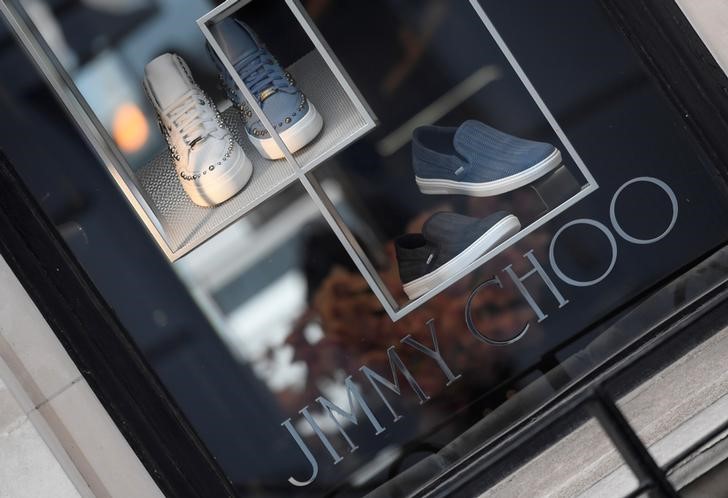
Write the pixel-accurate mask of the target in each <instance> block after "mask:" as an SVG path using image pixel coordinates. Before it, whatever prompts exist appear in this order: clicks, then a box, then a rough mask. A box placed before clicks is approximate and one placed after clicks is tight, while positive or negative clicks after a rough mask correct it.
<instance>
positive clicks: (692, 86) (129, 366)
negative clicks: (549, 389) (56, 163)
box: [0, 0, 728, 497]
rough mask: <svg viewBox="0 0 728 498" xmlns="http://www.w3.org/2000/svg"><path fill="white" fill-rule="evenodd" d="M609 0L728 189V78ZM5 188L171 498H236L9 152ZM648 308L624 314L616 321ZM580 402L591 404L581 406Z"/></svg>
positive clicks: (666, 29)
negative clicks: (173, 497) (16, 166)
mask: <svg viewBox="0 0 728 498" xmlns="http://www.w3.org/2000/svg"><path fill="white" fill-rule="evenodd" d="M601 3H602V5H603V7H604V9H605V12H606V13H607V15H609V16H610V18H611V19H612V21H613V22H614V24H615V25H616V26H617V27H618V28H619V29H620V30H621V31H622V32H623V34H624V35H625V36H626V37H627V39H628V40H629V41H630V43H631V44H632V45H633V47H634V49H635V50H636V51H637V53H638V54H639V56H640V57H641V59H642V61H643V63H644V64H645V66H646V67H647V68H648V70H649V71H650V73H651V74H652V75H653V76H654V78H655V79H656V81H657V82H658V83H659V85H660V87H661V89H662V91H663V92H664V94H665V95H666V96H667V98H668V99H669V101H670V102H671V103H672V105H673V106H674V108H675V110H676V112H678V113H679V115H680V116H681V119H682V125H683V127H684V128H685V129H686V130H687V131H688V132H689V134H690V135H691V136H692V137H693V138H694V140H695V141H696V143H697V144H698V145H699V146H700V148H702V149H703V150H704V151H705V153H706V154H707V155H708V157H709V158H710V159H711V161H712V163H713V164H714V165H715V171H713V172H712V173H714V175H715V178H716V180H717V181H720V182H721V183H722V184H723V186H724V187H726V185H728V140H726V137H728V78H727V77H726V74H725V73H724V72H723V70H722V69H721V68H720V66H719V65H718V63H717V62H716V61H715V59H714V58H713V56H712V55H711V53H710V51H709V50H708V49H707V47H706V46H705V45H704V43H703V41H702V39H701V38H700V37H699V35H698V34H697V33H696V32H695V30H694V29H693V27H692V25H691V24H690V22H689V21H688V20H687V18H686V17H685V15H684V14H683V12H682V10H681V9H680V8H679V6H678V5H677V3H675V2H674V1H673V0H602V2H601ZM18 43H20V42H18ZM0 184H2V185H3V188H2V190H3V194H2V195H1V196H0V254H2V256H3V257H4V259H5V260H6V261H7V263H8V264H9V266H10V268H11V269H12V270H13V272H14V273H15V275H16V276H17V277H18V279H19V280H20V281H21V283H22V284H23V286H24V288H25V289H26V291H27V292H28V294H29V295H30V296H31V298H32V299H33V301H34V302H35V304H36V305H37V306H38V308H39V310H40V311H41V313H42V314H43V316H44V317H45V319H46V320H47V321H48V323H49V325H50V326H51V328H52V329H53V331H54V332H55V334H56V335H57V336H58V338H59V340H60V341H61V343H62V344H63V346H64V348H65V349H66V350H67V352H68V353H69V355H70V356H71V358H72V359H73V361H74V362H75V363H76V365H77V366H78V368H79V370H80V371H81V372H82V374H83V375H84V378H85V379H86V380H87V382H88V383H89V385H90V386H91V388H92V390H93V391H94V393H95V394H96V396H97V397H98V398H99V400H100V401H101V403H102V404H103V406H104V407H105V408H106V410H107V411H108V412H109V414H110V416H111V418H112V419H113V420H114V422H115V423H116V425H117V426H118V427H119V429H120V430H121V432H122V434H123V435H124V436H125V438H126V439H127V441H128V442H129V443H130V445H131V447H132V448H133V450H134V451H135V452H136V453H137V455H138V456H139V458H140V460H141V462H142V463H143V464H144V466H145V467H146V469H147V470H148V471H149V473H150V474H151V476H152V477H153V479H154V480H155V481H156V483H157V484H158V485H159V487H160V489H161V490H162V492H163V493H164V494H165V495H167V496H201V497H207V496H235V490H234V488H233V486H232V483H231V482H230V481H229V480H228V479H227V478H226V476H225V475H224V473H223V471H222V470H221V468H220V466H219V465H218V463H217V462H216V461H215V459H214V458H213V457H212V455H211V454H210V453H209V451H208V450H207V449H206V447H205V445H204V443H203V442H202V441H201V440H200V438H199V437H198V436H197V434H196V433H195V431H194V430H193V428H192V427H191V426H190V424H189V422H188V421H187V420H186V418H185V417H184V415H183V414H182V412H181V411H180V410H179V409H178V407H177V405H176V403H175V401H174V400H173V399H172V397H171V396H170V394H169V393H168V392H167V391H166V389H165V388H164V386H163V385H162V384H161V382H160V381H159V379H158V378H157V376H156V375H155V374H154V372H153V371H152V370H151V368H150V367H149V365H148V364H147V362H146V361H145V359H144V358H143V356H142V354H141V353H140V351H139V350H138V349H137V348H136V346H135V345H134V343H133V341H132V340H131V338H130V336H129V334H128V333H127V331H125V330H124V328H123V327H122V325H121V323H120V321H119V320H118V318H117V317H116V316H115V314H114V311H113V310H112V309H111V308H110V307H109V305H108V304H107V303H106V302H105V300H104V298H103V296H102V295H101V294H100V293H99V291H98V290H97V289H96V288H95V287H94V285H93V283H92V282H91V280H90V279H89V277H88V276H87V275H86V273H85V272H84V270H83V268H82V267H81V265H80V264H79V262H78V261H77V260H76V258H75V257H74V256H73V254H72V253H71V251H70V250H69V249H68V247H67V246H66V244H65V242H64V241H63V239H62V238H61V236H60V234H59V233H58V231H57V230H56V228H55V227H54V225H53V224H52V223H51V221H50V220H49V219H48V218H47V217H46V216H45V214H44V213H43V211H42V210H41V208H40V206H39V205H38V204H37V202H36V201H35V199H34V198H33V196H32V195H31V193H30V192H29V191H28V189H27V188H26V186H25V185H24V184H23V182H22V180H21V179H20V176H19V175H18V173H17V171H16V168H15V167H14V165H13V164H11V163H10V162H9V160H8V159H7V158H6V157H5V156H4V155H2V154H1V152H0ZM682 271H684V270H680V272H682ZM660 285H661V284H659V283H658V284H656V285H655V286H653V287H652V289H650V290H649V291H647V292H650V291H652V290H654V289H655V288H657V287H659V286H660ZM727 296H728V288H727V287H726V286H721V287H720V288H718V289H715V290H714V291H713V292H712V293H711V294H709V295H708V296H706V297H705V298H704V300H703V301H701V302H699V303H696V304H695V305H693V306H692V307H691V308H689V309H687V310H685V311H684V312H683V313H682V314H681V315H680V316H679V317H678V318H677V319H676V320H677V321H675V322H674V323H673V322H670V323H668V324H663V325H662V326H660V327H658V328H656V329H653V330H650V331H644V336H643V337H644V338H645V339H644V340H642V341H638V342H636V343H635V344H633V345H632V346H630V347H629V348H627V349H625V350H624V351H622V352H621V353H620V355H619V356H617V357H615V358H614V359H613V361H612V362H611V363H610V364H608V365H604V366H603V367H601V369H600V370H599V371H597V372H595V374H594V375H592V376H590V377H588V378H587V379H585V381H584V382H582V383H580V384H578V385H576V386H574V387H573V389H569V390H568V391H566V392H563V393H560V394H559V395H557V396H556V397H555V398H553V399H552V400H551V402H550V403H549V404H548V407H547V408H546V411H548V413H549V414H550V415H549V416H565V414H567V413H569V412H570V411H573V408H574V406H575V405H578V404H580V403H586V402H593V403H597V405H598V406H601V409H602V410H607V411H609V410H611V408H610V402H611V401H610V398H609V397H608V396H606V395H605V394H604V392H603V390H602V388H601V387H600V386H601V385H602V384H603V383H604V382H606V380H608V377H605V375H606V374H605V371H606V370H607V369H609V368H611V369H615V368H617V369H629V368H630V365H633V364H634V361H635V359H636V358H638V357H641V356H640V355H649V354H656V353H655V351H657V349H658V348H657V346H655V347H652V348H649V349H648V350H647V351H643V352H641V353H640V355H636V353H635V351H636V349H637V348H639V347H641V346H644V343H645V341H646V340H649V339H650V338H651V339H655V338H658V339H659V341H658V342H659V343H660V344H662V343H663V342H664V343H665V344H667V343H668V342H669V341H670V340H671V339H672V338H674V337H677V336H679V334H680V332H681V331H684V330H685V328H686V327H688V326H689V327H692V328H696V327H697V331H698V332H700V331H703V332H705V333H708V332H710V331H711V330H712V329H711V327H710V325H709V323H711V321H713V322H714V320H711V319H704V318H705V317H706V316H710V314H714V313H717V314H725V310H724V308H723V307H722V306H721V305H722V304H725V303H724V302H725V301H726V297H727ZM638 299H639V297H637V298H635V300H633V301H631V302H630V303H626V304H625V305H624V306H623V307H621V308H619V309H616V310H613V312H612V316H614V315H615V314H618V313H620V312H621V311H622V310H624V309H626V307H628V306H629V305H630V304H632V303H634V302H635V301H636V300H638ZM620 371H621V370H620ZM575 393H582V395H581V397H580V398H579V397H575ZM584 393H586V394H584ZM605 396H606V397H605ZM575 399H577V400H580V401H578V402H577V401H574V400H575ZM595 400H596V401H595ZM605 407H606V408H605ZM546 411H544V409H542V410H541V412H539V413H536V412H534V414H533V415H534V416H533V417H529V418H528V419H529V420H528V421H527V422H523V423H520V424H515V425H514V426H512V427H510V428H509V429H507V430H506V431H504V432H503V433H501V434H500V435H499V436H498V437H497V438H495V439H494V440H493V441H491V442H489V443H488V444H487V445H486V444H485V443H486V442H483V443H484V444H483V446H482V448H481V449H480V450H479V451H478V452H477V453H476V454H475V455H473V456H472V457H471V458H469V459H466V460H464V461H463V462H462V463H461V464H459V465H456V466H455V467H453V468H451V469H449V470H448V471H446V472H445V473H443V474H441V475H439V476H436V477H435V478H434V479H433V480H432V481H431V482H429V483H426V484H424V486H423V487H422V488H420V490H419V491H417V493H416V494H417V495H419V496H446V495H447V496H449V495H451V494H452V493H455V492H456V491H457V490H462V489H463V488H462V486H464V485H465V484H467V482H468V479H475V478H476V477H477V475H479V473H482V472H485V471H487V462H488V460H489V459H490V458H492V457H493V456H494V455H496V453H494V452H495V451H496V450H498V448H501V449H502V448H503V444H506V446H507V445H515V444H517V441H518V439H519V438H522V437H523V436H522V434H524V431H531V432H533V431H536V432H537V431H539V430H541V429H542V428H543V427H545V426H546V424H547V423H548V420H549V418H548V417H546V416H545V415H544V414H545V413H546ZM553 414H557V415H553ZM612 415H614V413H612ZM618 419H619V416H618V415H616V418H615V417H614V416H613V417H612V418H611V419H610V418H609V417H607V418H606V420H607V423H609V420H612V421H613V420H618ZM620 427H621V429H625V427H624V426H623V425H620V424H619V423H618V424H617V428H616V429H615V431H616V432H615V433H614V434H615V436H614V437H616V438H619V437H620ZM625 430H627V432H626V433H625V432H621V435H622V436H624V435H625V434H627V436H625V437H626V438H627V439H626V441H627V443H624V444H621V445H618V447H619V449H620V451H621V450H623V449H624V448H626V449H625V450H624V451H623V455H632V456H631V457H629V456H628V457H626V458H627V460H628V463H629V462H630V460H629V459H630V458H636V460H633V461H635V462H636V465H638V466H639V465H643V466H642V467H640V468H642V471H641V472H642V474H641V475H640V477H642V478H643V479H642V480H643V481H645V479H647V481H649V482H652V483H653V484H655V483H657V486H660V485H661V484H660V483H663V481H661V477H660V475H659V473H655V471H656V470H655V468H654V466H653V467H650V463H649V462H648V461H647V462H646V463H645V461H644V459H643V458H642V457H644V451H643V450H644V448H642V449H640V448H639V447H638V446H636V447H635V446H634V445H631V443H629V442H630V441H631V442H632V443H634V440H633V439H630V436H629V432H628V431H629V427H626V429H625ZM499 444H500V446H498V445H499ZM625 452H626V453H625ZM630 452H632V453H630ZM635 455H636V457H635ZM640 455H641V456H640ZM633 468H634V467H633ZM650 469H651V470H650ZM658 470H659V469H658ZM467 476H470V477H467ZM645 476H647V477H645ZM466 477H467V478H466ZM650 479H651V480H650ZM647 481H645V482H647ZM663 484H664V483H663Z"/></svg>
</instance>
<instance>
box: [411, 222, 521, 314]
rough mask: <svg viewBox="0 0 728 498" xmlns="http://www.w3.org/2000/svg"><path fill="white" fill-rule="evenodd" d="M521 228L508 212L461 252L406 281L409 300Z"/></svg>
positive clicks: (453, 273) (471, 261)
mask: <svg viewBox="0 0 728 498" xmlns="http://www.w3.org/2000/svg"><path fill="white" fill-rule="evenodd" d="M520 230H521V222H520V221H518V218H516V217H515V216H513V215H512V214H509V215H508V216H506V217H505V218H503V219H502V220H500V221H499V222H498V223H496V224H495V225H493V226H492V227H491V228H490V230H488V231H487V232H485V233H484V234H483V235H481V236H480V237H479V238H478V239H477V240H476V241H475V242H473V243H472V244H470V245H469V246H468V247H467V248H466V249H465V250H464V251H463V252H461V253H460V254H458V255H457V256H455V257H454V258H453V259H451V260H450V261H448V262H447V263H445V264H444V265H442V266H441V267H439V268H438V269H436V270H435V271H433V272H431V273H428V274H427V275H423V276H421V277H420V278H418V279H415V280H412V281H411V282H407V283H406V284H404V285H403V286H402V287H403V288H404V292H405V294H407V297H409V298H410V300H414V299H417V298H418V297H420V296H421V295H423V294H425V293H426V292H427V291H429V290H430V289H434V288H435V287H437V286H438V285H440V284H441V283H443V282H444V281H446V280H447V279H449V278H450V277H452V276H453V275H457V274H458V273H460V272H461V271H463V270H465V268H467V267H468V266H469V265H470V264H471V263H473V261H475V260H476V259H478V258H479V257H480V256H482V255H483V254H485V253H486V252H488V251H489V250H490V249H492V248H494V247H495V246H497V245H498V244H500V243H501V242H503V241H504V240H506V239H507V238H509V237H511V236H512V235H515V234H517V233H518V232H519V231H520Z"/></svg>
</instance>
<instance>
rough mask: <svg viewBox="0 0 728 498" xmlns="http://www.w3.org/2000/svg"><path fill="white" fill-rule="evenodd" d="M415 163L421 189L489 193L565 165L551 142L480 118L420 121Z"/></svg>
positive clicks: (414, 145)
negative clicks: (453, 123)
mask: <svg viewBox="0 0 728 498" xmlns="http://www.w3.org/2000/svg"><path fill="white" fill-rule="evenodd" d="M412 162H413V166H414V170H415V179H416V181H417V186H418V187H419V189H420V191H421V192H422V193H423V194H464V195H470V196H474V197H490V196H494V195H499V194H503V193H505V192H510V191H511V190H515V189H517V188H520V187H523V186H524V185H528V184H529V183H531V182H533V181H535V180H538V179H539V178H541V177H542V176H544V175H545V174H546V173H548V172H550V171H552V170H554V169H556V168H557V167H559V166H560V165H561V152H559V150H558V149H557V148H556V147H554V146H553V145H551V144H546V143H541V142H534V141H531V140H525V139H523V138H518V137H514V136H513V135H508V134H507V133H503V132H501V131H498V130H496V129H495V128H492V127H490V126H488V125H486V124H483V123H481V122H479V121H474V120H468V121H465V122H464V123H463V124H462V125H460V126H459V127H457V128H446V127H442V126H421V127H419V128H417V129H416V130H415V131H414V133H413V134H412Z"/></svg>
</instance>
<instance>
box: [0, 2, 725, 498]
mask: <svg viewBox="0 0 728 498" xmlns="http://www.w3.org/2000/svg"><path fill="white" fill-rule="evenodd" d="M4 12H5V13H6V15H7V16H8V19H9V20H10V21H11V23H10V24H9V26H10V28H9V30H8V31H6V32H5V33H3V36H4V39H6V40H7V41H8V43H7V44H6V45H5V47H6V48H4V49H3V52H2V58H1V59H0V66H2V67H3V68H5V69H8V68H11V67H12V68H15V69H14V70H15V71H16V74H17V78H15V79H13V80H8V81H3V83H2V85H3V89H4V91H5V94H6V95H8V96H9V98H7V99H4V100H3V101H2V106H3V107H4V111H5V112H6V113H7V115H12V116H17V117H18V119H17V120H15V121H13V124H12V125H11V124H10V123H9V122H5V123H3V124H1V125H0V126H1V127H2V130H3V136H4V137H14V138H17V137H28V136H38V135H39V134H40V135H42V136H43V137H44V140H45V144H46V145H45V146H44V147H35V146H31V144H29V142H28V140H27V138H26V139H17V140H8V139H3V142H2V143H1V145H2V147H3V148H6V149H7V151H8V155H9V156H10V159H11V160H12V161H13V162H14V163H16V164H17V165H19V169H20V170H21V174H22V175H23V178H24V179H25V180H26V181H27V183H28V186H29V187H30V188H31V190H32V191H33V193H34V195H35V196H36V198H37V199H38V200H39V202H41V204H42V206H43V207H44V209H45V210H46V211H47V212H48V213H49V215H50V216H51V218H52V219H53V220H54V222H55V223H56V225H57V226H58V228H59V230H60V232H61V233H62V234H63V235H64V237H65V238H66V240H67V242H68V244H69V245H70V247H71V248H72V249H73V251H74V252H75V254H76V256H77V257H78V258H79V260H80V261H81V263H82V264H83V266H84V268H85V269H86V270H87V272H88V273H89V275H90V276H91V278H92V279H93V281H94V282H95V283H96V285H97V286H98V287H99V289H100V290H101V291H102V293H103V295H104V297H105V298H106V299H107V300H108V301H109V303H110V304H111V305H112V306H113V307H114V309H115V310H116V311H117V313H118V315H119V317H120V319H121V320H122V322H123V323H124V325H125V326H126V327H127V328H128V330H129V333H130V334H131V335H132V337H133V338H134V340H135V341H136V342H137V344H138V345H139V348H140V349H141V351H142V352H143V354H144V355H145V356H146V358H147V360H148V361H149V363H150V365H151V366H152V367H153V368H154V370H155V371H156V373H157V374H158V375H159V377H160V379H161V380H162V382H163V383H164V384H165V386H166V387H167V389H168V390H169V392H170V393H171V394H172V396H173V397H174V399H175V400H176V402H177V403H178V404H179V406H180V408H181V409H182V412H183V413H184V415H185V416H186V417H188V419H189V420H190V422H191V423H192V425H193V427H194V428H195V430H196V431H197V433H198V434H199V435H200V437H201V438H202V440H203V441H204V443H205V444H206V445H207V447H208V448H209V450H210V451H211V453H212V454H213V455H214V457H215V458H216V459H217V461H218V462H219V464H220V465H221V467H222V468H223V470H224V472H225V473H226V475H227V476H228V477H229V478H230V479H231V481H232V482H233V484H234V485H235V487H236V489H237V490H238V491H239V493H240V496H279V495H281V494H283V495H286V496H299V495H300V496H319V495H330V496H359V495H364V494H366V493H368V492H372V493H373V494H374V495H375V496H398V493H400V494H401V493H406V492H409V491H412V490H414V489H415V488H417V487H418V486H420V485H422V484H424V483H425V482H426V481H428V480H429V479H431V478H432V477H434V476H435V475H437V474H438V473H440V472H444V471H446V470H447V469H448V468H450V467H451V466H452V465H453V464H455V463H456V462H457V461H458V460H459V459H461V458H462V457H464V456H465V455H466V454H467V453H468V452H470V451H472V450H473V449H475V448H477V447H478V446H480V445H482V444H484V443H486V442H487V441H488V440H490V439H491V438H493V437H494V436H496V435H498V434H499V433H501V432H502V431H504V430H506V429H507V428H508V427H509V426H510V425H512V424H513V423H514V422H516V421H518V420H520V419H522V418H523V417H525V416H527V415H528V414H529V412H530V411H531V410H533V409H534V408H535V407H537V406H538V405H540V404H542V403H543V402H545V401H546V400H548V399H549V398H550V397H552V396H553V395H554V394H555V393H556V392H557V391H558V390H560V389H561V388H562V387H564V386H565V385H566V384H568V383H569V382H571V381H573V380H574V379H577V378H579V377H580V376H582V375H584V374H585V373H586V372H588V371H589V370H591V369H593V368H596V367H598V365H599V364H600V363H601V362H602V361H603V360H604V359H605V358H606V357H607V356H608V355H609V354H611V353H613V352H614V351H616V350H617V349H618V348H621V347H623V346H624V345H625V344H627V343H628V342H630V341H631V340H634V339H635V338H636V337H638V336H639V334H640V332H642V331H643V330H644V329H645V328H647V327H649V326H650V325H652V324H654V323H656V322H658V321H660V320H661V319H663V318H664V317H665V316H667V315H669V314H671V313H673V312H674V311H675V310H676V309H677V308H678V307H679V306H681V305H682V303H683V302H684V300H683V301H680V300H673V301H670V302H665V301H664V300H657V301H659V302H660V303H661V304H660V305H659V306H657V307H655V306H652V305H650V306H651V307H650V309H649V313H647V315H645V314H644V313H642V314H640V313H637V314H633V315H628V314H627V315H625V312H626V311H628V309H631V310H634V309H635V308H638V307H639V302H640V300H641V299H643V298H644V297H645V295H646V293H649V292H652V290H653V289H655V288H656V286H659V285H661V284H664V283H665V282H666V281H667V280H668V279H670V278H672V277H674V276H675V275H676V274H678V273H680V272H682V271H684V269H685V268H687V267H689V266H691V265H693V264H695V263H696V262H697V261H699V260H701V259H702V258H704V257H705V256H706V255H708V254H709V253H711V252H712V251H714V250H715V249H716V248H718V247H719V246H721V245H722V244H724V243H725V241H726V238H728V228H727V227H726V225H725V223H724V222H723V220H724V219H725V216H726V214H728V213H727V211H728V205H727V203H726V197H725V188H724V186H723V184H722V183H721V181H720V180H719V179H718V177H717V176H716V175H714V173H713V172H712V171H713V168H714V166H713V165H712V164H711V161H710V159H709V158H708V157H707V156H706V155H705V153H704V152H703V151H702V150H701V149H700V148H699V147H698V146H697V145H696V143H695V142H694V141H693V139H692V138H691V136H690V135H689V134H688V132H687V131H686V129H685V127H684V126H683V124H682V122H681V118H680V115H679V114H678V113H677V112H676V111H675V110H674V109H673V108H672V107H671V104H670V102H669V100H668V99H667V98H666V97H665V95H663V93H662V91H661V90H660V88H659V87H658V85H657V84H656V82H655V80H654V79H653V78H652V76H651V74H650V72H649V71H648V70H647V69H646V68H645V66H643V65H642V64H641V62H640V60H639V58H638V57H637V55H636V53H635V52H634V50H633V49H632V48H631V46H630V45H629V43H628V41H627V40H626V39H625V38H624V37H623V35H622V34H621V33H620V32H619V31H618V29H617V28H616V27H615V26H614V25H613V24H612V22H611V21H610V17H609V15H608V13H607V12H606V11H605V10H604V8H603V7H602V3H601V2H598V1H596V0H585V1H582V2H571V1H567V0H555V1H552V2H548V3H545V2H540V1H537V0H512V1H509V2H497V1H491V0H472V1H456V0H427V1H415V0H371V1H367V2H356V1H351V0H343V1H336V2H334V1H329V0H306V1H300V2H299V1H298V0H269V1H265V2H264V1H262V0H252V1H245V0H239V1H232V0H228V1H226V2H224V3H222V4H218V3H214V2H208V1H204V0H184V1H180V0H159V1H154V2H153V1H146V0H136V1H134V2H78V3H76V2H54V1H49V2H44V1H40V0H27V1H24V2H18V1H13V2H9V3H8V7H7V8H6V9H5V11H4ZM11 30H12V31H16V32H18V33H20V34H22V35H23V37H24V38H23V39H24V40H25V42H26V43H28V44H30V45H29V46H33V44H34V43H41V45H40V46H39V47H40V50H39V51H33V52H32V57H31V59H32V62H33V63H35V64H36V65H37V67H38V69H39V71H40V73H41V74H43V75H44V76H45V77H46V78H47V79H48V82H43V81H42V80H41V79H40V77H39V76H38V74H39V73H38V72H36V71H35V70H34V69H33V68H32V66H31V63H30V61H29V60H28V59H26V58H24V56H20V52H19V51H18V50H17V48H12V47H13V46H12V44H11V43H10V39H11V38H10V36H11V35H10V31H11ZM54 94H55V96H56V97H58V98H59V100H58V101H56V100H55V99H53V98H52V95H54ZM64 112H65V113H67V114H64ZM21 118H22V119H21ZM71 123H73V124H74V125H75V126H77V127H78V129H74V128H73V127H72V126H71ZM39 132H40V133H39ZM82 139H85V140H86V143H84V142H83V141H82ZM94 154H95V155H94ZM60 158H62V159H63V161H62V167H59V163H60V162H61V161H60ZM107 173H110V175H109V174H107ZM715 271H716V275H715V278H720V277H722V276H723V273H724V272H723V271H722V270H721V271H718V270H715ZM718 273H719V274H720V275H718ZM711 275H712V274H711ZM712 278H713V277H711V279H712ZM711 279H702V280H701V279H697V280H696V281H695V282H697V283H696V284H695V285H696V287H695V288H691V294H690V295H691V296H696V295H698V294H700V292H702V291H703V290H705V289H707V288H709V287H710V286H711V285H713V283H712V282H713V280H711ZM708 280H709V281H708ZM657 301H656V300H654V299H653V300H652V301H648V302H650V303H655V302H657ZM620 313H621V315H620ZM629 316H640V317H644V316H647V317H648V318H645V319H640V320H636V321H635V320H632V321H631V320H629ZM625 317H627V318H625Z"/></svg>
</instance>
